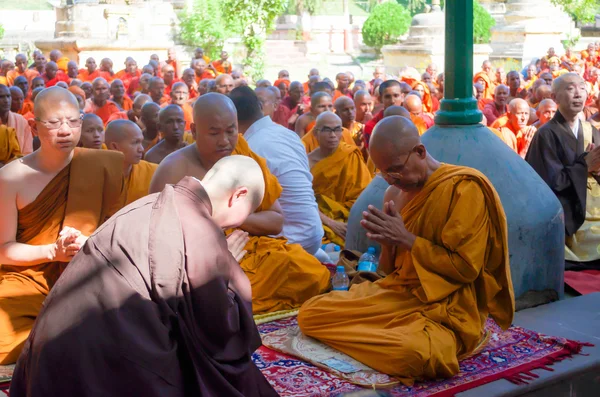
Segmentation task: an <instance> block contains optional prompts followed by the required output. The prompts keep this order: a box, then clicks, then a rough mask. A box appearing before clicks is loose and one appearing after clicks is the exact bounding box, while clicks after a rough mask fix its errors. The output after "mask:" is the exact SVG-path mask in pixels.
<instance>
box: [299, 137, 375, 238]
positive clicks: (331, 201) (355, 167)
mask: <svg viewBox="0 0 600 397" xmlns="http://www.w3.org/2000/svg"><path fill="white" fill-rule="evenodd" d="M310 173H311V174H312V176H313V190H314V191H315V197H316V199H317V204H318V205H319V211H321V212H322V213H323V214H325V216H327V217H329V218H331V219H333V220H334V221H338V222H344V223H348V216H349V215H350V209H351V208H352V205H353V204H354V202H355V201H356V199H357V198H358V196H359V195H360V194H361V193H362V191H363V190H364V189H365V188H366V187H367V185H368V184H369V183H370V182H371V179H372V178H371V173H370V172H369V169H368V168H367V166H366V164H365V161H364V158H363V155H362V152H361V151H360V149H359V148H358V147H357V146H356V145H348V144H346V143H344V142H340V145H339V146H338V148H337V150H336V151H335V152H333V153H332V154H331V155H330V156H328V157H326V158H324V159H323V160H321V161H319V162H318V163H316V164H315V165H313V167H312V168H311V170H310ZM323 230H325V237H324V242H326V243H329V242H333V243H335V244H337V245H339V246H340V247H343V246H344V245H345V241H344V239H343V238H342V237H340V236H338V235H337V234H335V233H334V232H333V230H331V229H330V228H329V227H327V226H325V225H323Z"/></svg>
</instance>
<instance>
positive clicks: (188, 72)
mask: <svg viewBox="0 0 600 397" xmlns="http://www.w3.org/2000/svg"><path fill="white" fill-rule="evenodd" d="M195 75H196V74H195V72H194V69H192V68H187V69H184V70H183V73H182V74H181V81H183V82H184V83H185V84H186V85H187V87H188V92H189V97H190V99H195V98H197V97H198V95H199V93H198V83H196V78H195Z"/></svg>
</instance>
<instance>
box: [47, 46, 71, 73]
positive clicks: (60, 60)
mask: <svg viewBox="0 0 600 397" xmlns="http://www.w3.org/2000/svg"><path fill="white" fill-rule="evenodd" d="M49 55H50V60H51V61H52V62H55V63H56V65H57V66H58V69H59V70H62V71H63V72H64V73H67V64H68V63H69V58H68V57H65V56H63V54H62V52H60V50H52V51H50V54H49Z"/></svg>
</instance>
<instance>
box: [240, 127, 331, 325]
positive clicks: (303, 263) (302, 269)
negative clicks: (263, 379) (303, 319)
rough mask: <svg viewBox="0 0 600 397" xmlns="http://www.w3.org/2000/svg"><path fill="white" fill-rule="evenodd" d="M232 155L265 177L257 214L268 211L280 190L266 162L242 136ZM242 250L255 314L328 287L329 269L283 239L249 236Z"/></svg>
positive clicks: (290, 304) (290, 305)
mask: <svg viewBox="0 0 600 397" xmlns="http://www.w3.org/2000/svg"><path fill="white" fill-rule="evenodd" d="M231 154H232V155H243V156H248V157H252V158H253V159H254V160H255V161H256V162H257V163H258V164H259V166H260V168H261V169H262V171H263V175H264V178H265V196H264V198H263V201H262V203H261V205H260V207H259V208H258V209H257V210H256V212H260V211H264V210H267V209H269V208H270V207H271V206H272V205H273V203H275V201H276V200H277V199H278V198H279V195H280V194H281V190H282V189H281V185H280V184H279V182H278V181H277V178H276V177H275V176H274V175H273V174H271V172H270V171H269V168H268V167H267V162H266V160H265V159H264V158H262V157H260V156H258V155H257V154H255V153H254V152H252V150H251V149H250V146H248V142H246V140H245V139H244V138H243V137H242V136H241V135H239V137H238V143H237V145H236V147H235V149H234V151H233V153H231ZM244 249H245V250H246V251H247V253H246V255H245V256H244V258H243V259H242V261H241V262H240V266H241V267H242V270H244V273H246V276H248V279H249V280H250V284H251V285H252V312H253V313H254V314H261V313H269V312H273V311H278V310H287V309H293V308H296V307H299V306H300V305H302V303H304V302H305V301H306V300H307V299H310V298H312V297H313V296H316V295H319V294H322V293H323V292H325V291H327V289H328V288H329V279H330V273H329V270H327V268H326V267H325V266H323V265H322V264H321V263H320V262H319V260H318V259H317V258H315V257H314V256H312V255H311V254H309V253H308V252H306V251H305V250H304V249H303V248H302V246H301V245H299V244H288V242H287V240H286V239H285V238H283V237H279V238H274V237H269V236H250V241H248V244H246V247H245V248H244Z"/></svg>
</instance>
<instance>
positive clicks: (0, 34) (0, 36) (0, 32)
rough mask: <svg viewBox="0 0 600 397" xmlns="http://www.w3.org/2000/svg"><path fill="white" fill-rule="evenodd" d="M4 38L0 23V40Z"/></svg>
mask: <svg viewBox="0 0 600 397" xmlns="http://www.w3.org/2000/svg"><path fill="white" fill-rule="evenodd" d="M3 37H4V26H2V24H1V23H0V40H2V38H3Z"/></svg>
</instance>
